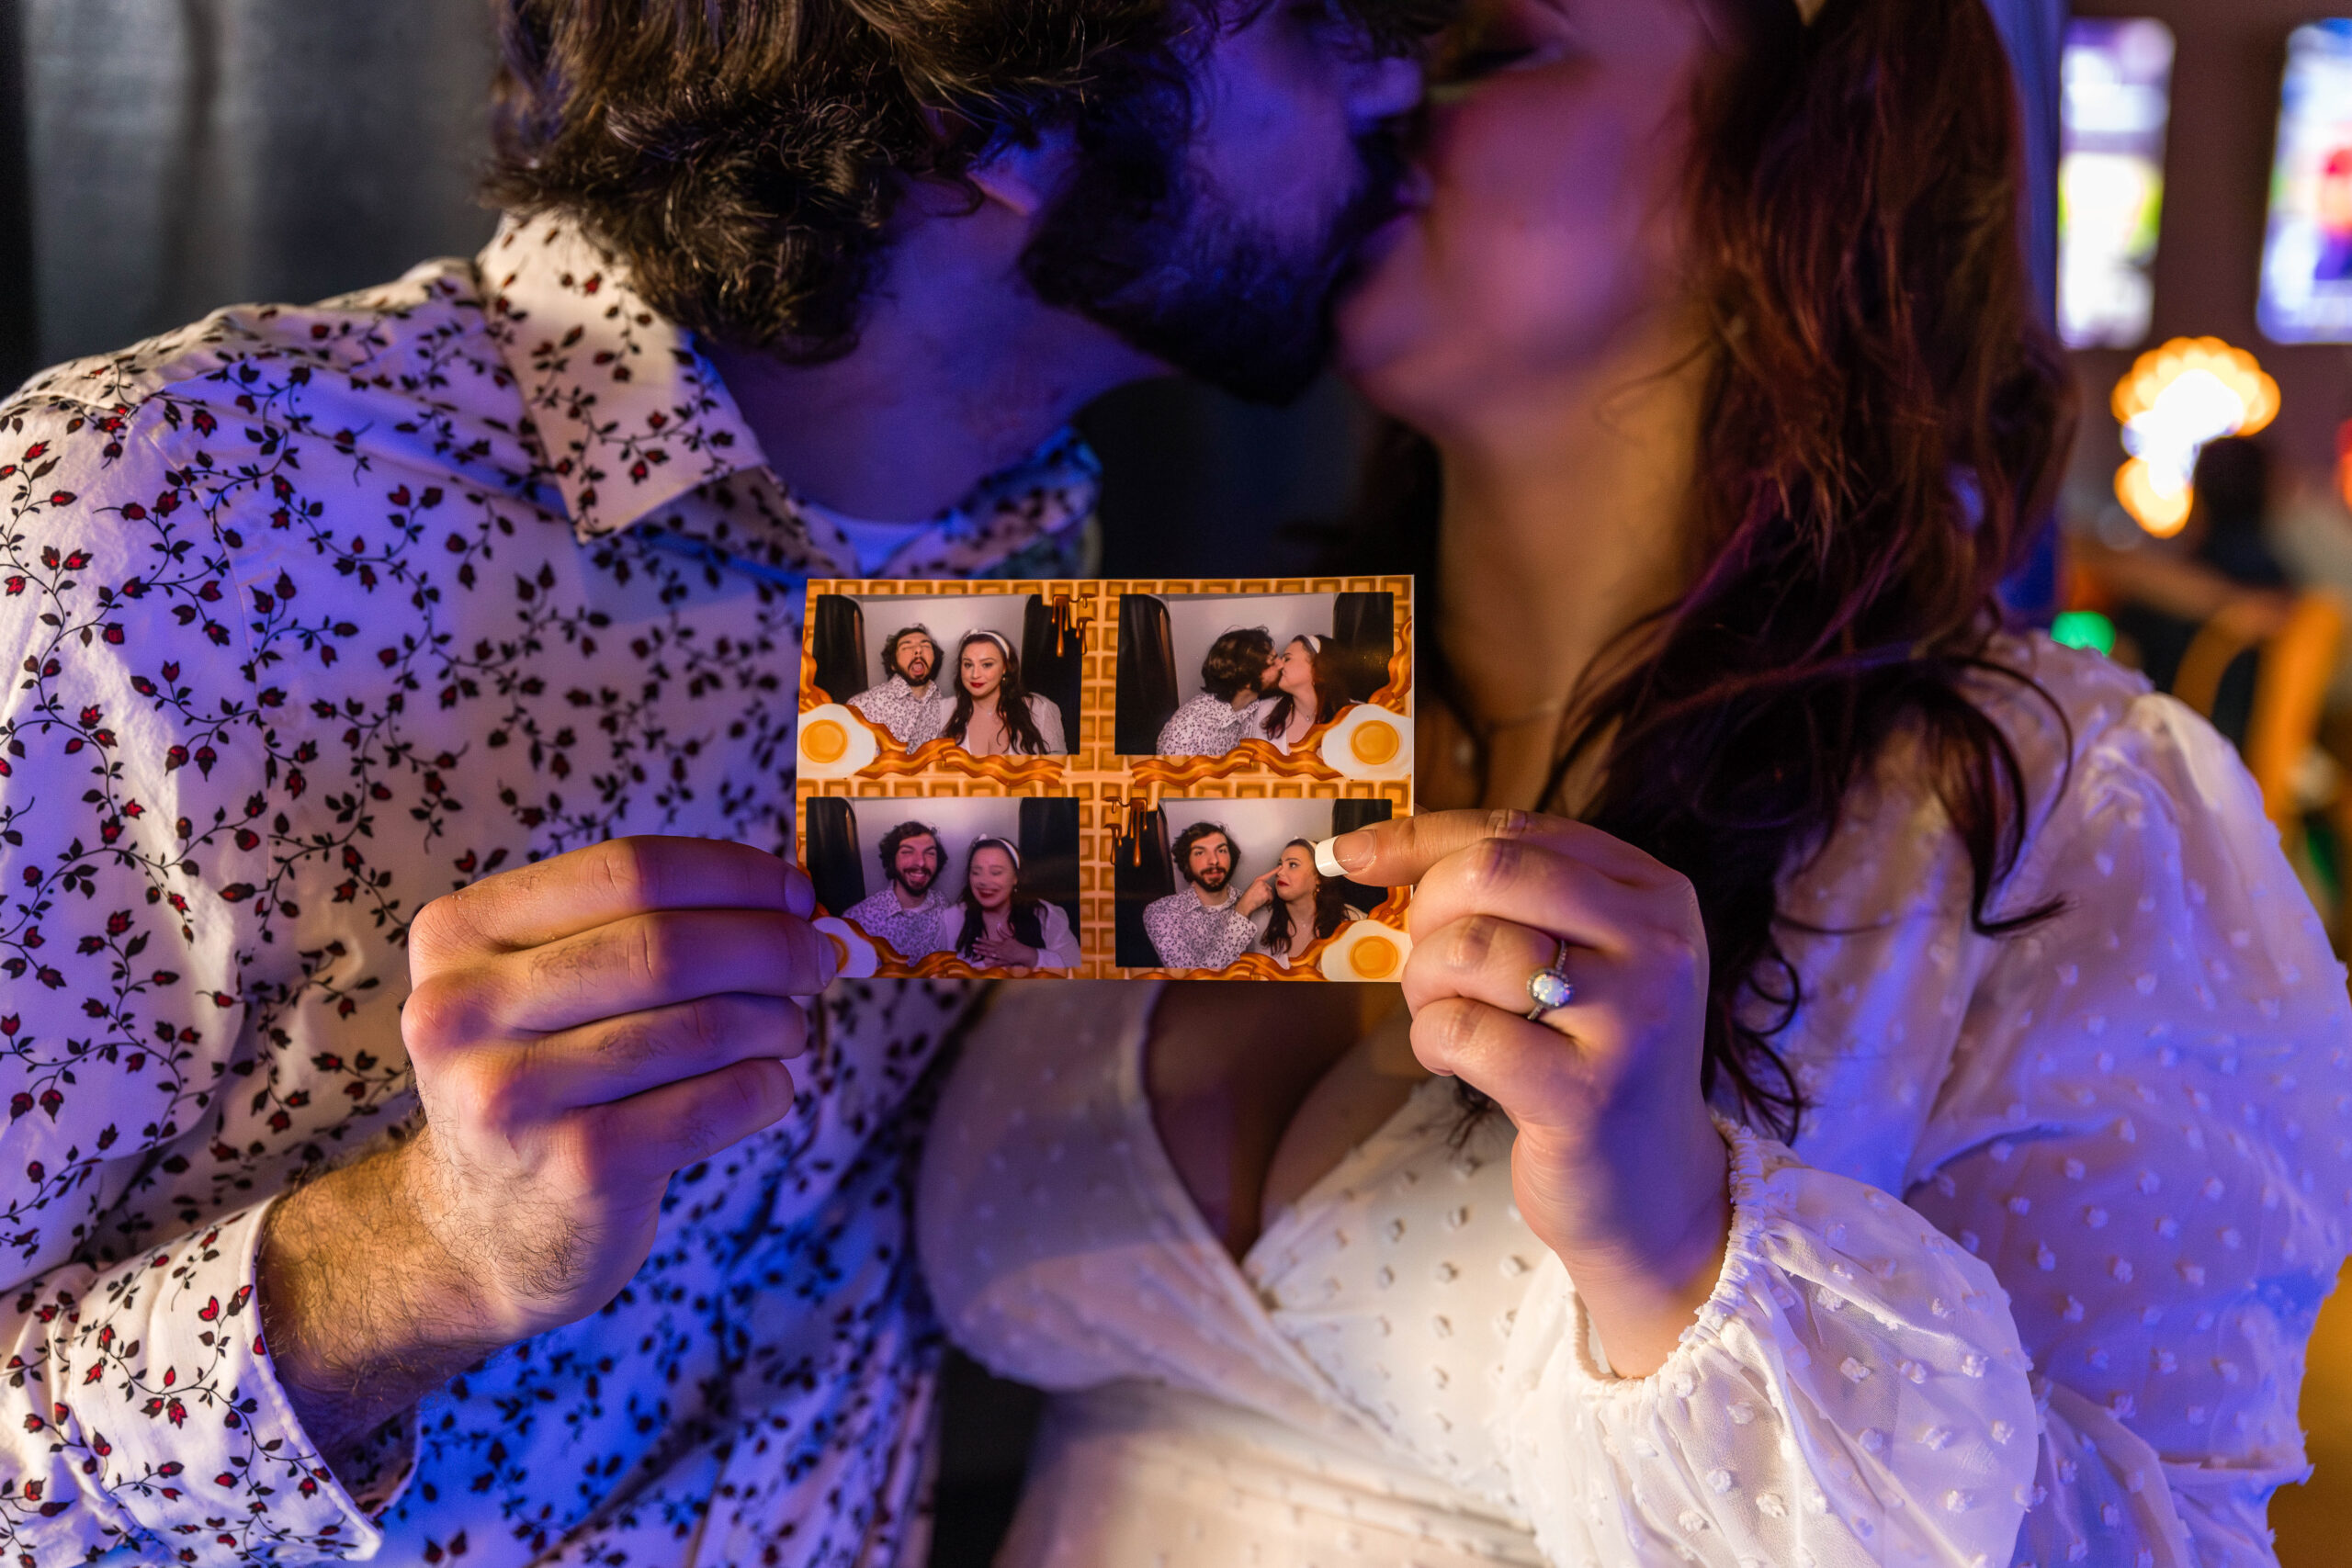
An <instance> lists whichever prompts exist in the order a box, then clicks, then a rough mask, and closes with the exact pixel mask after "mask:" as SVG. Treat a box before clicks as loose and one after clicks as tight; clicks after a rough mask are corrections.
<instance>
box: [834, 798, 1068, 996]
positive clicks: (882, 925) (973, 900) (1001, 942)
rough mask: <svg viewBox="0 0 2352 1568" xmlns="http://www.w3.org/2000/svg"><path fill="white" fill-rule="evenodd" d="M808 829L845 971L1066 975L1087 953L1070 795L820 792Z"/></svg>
mask: <svg viewBox="0 0 2352 1568" xmlns="http://www.w3.org/2000/svg"><path fill="white" fill-rule="evenodd" d="M805 830H806V834H807V839H808V845H807V860H808V868H809V880H810V881H811V882H813V883H815V884H816V888H817V898H818V902H819V903H820V904H821V905H822V906H823V907H824V908H827V909H829V910H832V911H835V912H836V914H835V916H833V917H829V918H828V919H826V920H825V921H824V922H823V924H824V926H825V929H826V930H827V931H828V934H830V935H831V936H832V938H833V939H834V941H835V942H837V943H839V944H841V947H842V950H843V952H844V953H845V955H846V956H845V959H844V962H843V964H842V972H843V973H845V974H849V975H852V976H860V975H863V976H868V977H870V976H875V975H877V974H899V975H905V974H912V973H916V972H918V971H920V972H922V973H925V974H956V973H961V972H962V971H963V970H967V969H968V970H970V971H972V972H974V973H978V974H988V975H1001V976H1008V977H1011V978H1015V979H1018V978H1023V977H1026V976H1046V977H1053V976H1064V977H1067V976H1072V975H1075V974H1077V973H1078V971H1079V969H1080V966H1081V964H1083V962H1084V959H1083V955H1082V954H1081V953H1080V948H1079V937H1078V931H1079V922H1080V902H1079V885H1080V873H1079V861H1080V820H1079V809H1078V803H1077V802H1076V801H1072V800H1045V799H1011V798H995V799H969V800H958V799H952V798H944V797H943V798H938V799H931V800H903V799H901V800H845V799H842V798H839V797H837V796H829V795H828V796H818V797H815V798H812V799H811V800H810V801H809V815H808V822H807V827H806V829H805ZM959 966H960V967H959Z"/></svg>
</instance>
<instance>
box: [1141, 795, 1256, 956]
mask: <svg viewBox="0 0 2352 1568" xmlns="http://www.w3.org/2000/svg"><path fill="white" fill-rule="evenodd" d="M1174 853H1175V859H1176V872H1177V874H1178V875H1180V876H1182V878H1183V879H1184V883H1185V886H1184V890H1183V891H1182V892H1181V893H1170V895H1169V896H1168V897H1165V898H1155V899H1153V900H1152V901H1151V903H1150V904H1149V905H1148V906H1147V907H1146V908H1145V909H1144V912H1143V929H1144V931H1145V932H1146V933H1147V934H1148V935H1149V936H1150V938H1151V945H1152V948H1153V949H1154V951H1156V952H1157V953H1159V964H1160V967H1161V968H1163V969H1222V968H1224V967H1226V966H1227V964H1231V963H1232V962H1233V961H1234V960H1235V959H1237V958H1239V957H1240V956H1241V955H1242V954H1243V953H1246V952H1248V951H1249V950H1250V943H1251V942H1255V941H1257V940H1258V926H1257V923H1256V922H1255V921H1254V920H1253V919H1251V917H1252V916H1254V915H1256V914H1257V913H1258V912H1259V911H1260V910H1261V909H1263V908H1265V907H1266V905H1267V903H1268V901H1269V900H1271V899H1272V897H1273V887H1272V877H1271V875H1269V876H1261V877H1260V878H1258V879H1257V880H1256V881H1255V882H1252V883H1251V884H1250V886H1249V887H1248V888H1247V889H1246V890H1244V889H1241V888H1237V887H1235V886H1232V882H1233V866H1234V862H1235V860H1236V858H1237V856H1236V853H1235V851H1234V847H1233V836H1232V835H1231V834H1230V833H1227V831H1226V830H1225V829H1223V828H1221V827H1219V826H1217V824H1216V823H1214V822H1195V823H1193V825H1192V826H1191V827H1189V828H1187V829H1184V830H1183V831H1182V833H1179V834H1178V835H1177V836H1176V848H1175V852H1174Z"/></svg>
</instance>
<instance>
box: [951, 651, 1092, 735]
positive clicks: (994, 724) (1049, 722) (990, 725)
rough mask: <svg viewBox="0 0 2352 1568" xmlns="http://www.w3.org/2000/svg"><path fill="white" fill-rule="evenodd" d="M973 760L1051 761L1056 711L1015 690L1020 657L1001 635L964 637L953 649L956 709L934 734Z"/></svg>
mask: <svg viewBox="0 0 2352 1568" xmlns="http://www.w3.org/2000/svg"><path fill="white" fill-rule="evenodd" d="M940 733H941V734H943V735H944V736H945V737H947V739H950V740H952V741H954V742H955V743H956V745H958V746H961V747H962V748H963V749H964V750H967V751H969V752H970V753H971V754H972V755H973V756H975V757H1013V756H1019V757H1054V756H1059V755H1061V754H1062V753H1064V752H1066V751H1068V750H1069V747H1068V746H1066V745H1064V744H1063V743H1062V710H1061V709H1060V708H1059V707H1057V706H1056V705H1054V701H1053V699H1052V698H1050V697H1041V696H1038V695H1036V694H1034V693H1032V692H1030V691H1028V690H1027V689H1026V688H1025V687H1023V685H1022V684H1021V656H1020V655H1019V654H1016V653H1014V652H1013V651H1012V643H1011V641H1009V640H1008V639H1007V638H1006V637H1005V636H1004V634H1003V633H1001V632H991V631H977V632H967V633H965V634H964V640H963V641H962V642H960V643H958V644H957V645H956V707H955V710H954V711H953V712H952V713H950V714H949V715H948V716H947V724H946V726H945V728H943V729H942V730H941V731H940Z"/></svg>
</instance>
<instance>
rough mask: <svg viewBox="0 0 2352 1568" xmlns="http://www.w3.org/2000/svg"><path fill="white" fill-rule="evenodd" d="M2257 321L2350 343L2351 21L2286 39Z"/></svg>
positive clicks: (2283, 331) (2272, 330)
mask: <svg viewBox="0 0 2352 1568" xmlns="http://www.w3.org/2000/svg"><path fill="white" fill-rule="evenodd" d="M2261 321H2262V331H2263V333H2264V334H2265V335H2266V336H2267V337H2268V338H2269V339H2270V340H2271V341H2272V342H2274V343H2352V21H2346V20H2342V19H2338V20H2334V21H2325V22H2313V23H2312V24H2310V25H2309V26H2308V27H2301V28H2296V29H2295V31H2294V32H2293V34H2292V35H2291V36H2290V37H2289V39H2288V40H2287V83H2286V87H2285V89H2284V92H2283V93H2282V95H2281V97H2280V102H2279V108H2278V157H2277V161H2276V162H2275V163H2274V164H2273V165H2272V167H2271V171H2270V233H2269V239H2268V241H2267V243H2266V244H2265V245H2264V247H2263V254H2262V306H2261Z"/></svg>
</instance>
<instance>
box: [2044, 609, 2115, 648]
mask: <svg viewBox="0 0 2352 1568" xmlns="http://www.w3.org/2000/svg"><path fill="white" fill-rule="evenodd" d="M2050 640H2051V641H2052V642H2054V643H2056V644H2058V646H2059V647H2061V648H2087V649H2090V650H2091V651H2092V652H2093V653H2096V654H2098V655H2099V656H2100V657H2101V658H2106V657H2108V656H2109V655H2110V654H2112V653H2114V651H2115V623H2114V622H2113V621H2110V620H2109V619H2108V618H2107V617H2106V616H2105V615H2100V614H2099V613H2098V611H2097V610H2068V611H2067V612H2066V613H2065V614H2064V615H2060V616H2059V617H2058V618H2057V619H2056V620H2054V621H2052V622H2051V623H2050Z"/></svg>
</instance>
